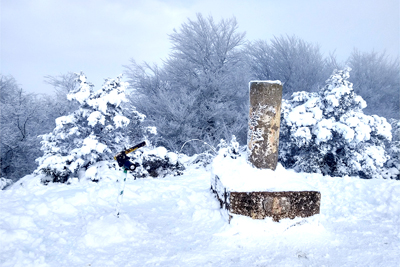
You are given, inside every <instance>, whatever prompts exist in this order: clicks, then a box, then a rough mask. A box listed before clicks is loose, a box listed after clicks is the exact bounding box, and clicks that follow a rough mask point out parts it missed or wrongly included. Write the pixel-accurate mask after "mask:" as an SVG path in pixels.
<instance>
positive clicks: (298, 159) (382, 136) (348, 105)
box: [279, 68, 391, 178]
mask: <svg viewBox="0 0 400 267" xmlns="http://www.w3.org/2000/svg"><path fill="white" fill-rule="evenodd" d="M350 70H351V69H350V68H346V69H344V70H339V71H337V70H335V71H334V73H333V74H332V75H331V77H330V78H329V79H328V80H327V81H326V83H327V84H326V86H325V87H324V88H323V89H322V90H321V91H320V92H319V93H308V92H297V93H294V94H293V95H292V97H291V99H290V100H284V101H283V103H282V119H281V132H280V149H279V150H280V151H279V160H280V162H281V163H282V164H283V166H284V167H286V168H294V169H295V170H296V171H303V172H318V173H322V174H327V175H331V176H344V175H359V176H360V177H361V178H388V176H387V175H383V173H385V171H386V168H385V163H386V162H387V160H388V159H389V158H390V156H389V155H388V154H387V152H386V151H385V142H389V141H390V140H391V126H390V124H389V123H388V122H387V121H386V119H385V118H383V117H379V116H376V115H373V116H368V115H365V114H364V113H363V111H362V110H363V109H364V108H365V107H366V102H365V101H364V100H363V99H362V98H361V97H360V96H358V95H356V94H355V93H354V91H353V86H352V84H351V83H350V82H349V81H348V80H347V79H348V78H349V72H350Z"/></svg>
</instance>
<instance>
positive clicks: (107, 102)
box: [37, 73, 143, 182]
mask: <svg viewBox="0 0 400 267" xmlns="http://www.w3.org/2000/svg"><path fill="white" fill-rule="evenodd" d="M77 82H78V83H79V86H77V87H76V88H75V89H74V90H71V91H70V93H69V94H68V99H69V100H71V101H77V102H78V103H79V109H78V110H76V111H75V112H73V113H71V114H69V115H67V116H62V117H59V118H57V119H56V127H55V129H54V130H53V131H52V132H51V133H49V134H45V135H42V138H43V141H42V150H43V152H44V156H43V157H41V158H39V159H38V162H39V165H40V166H39V168H38V169H37V172H39V173H44V174H46V175H47V178H46V179H48V180H46V181H44V182H48V181H53V182H65V181H67V180H68V178H69V177H71V176H74V177H76V176H78V172H79V171H80V170H82V169H83V170H85V169H87V168H88V167H89V166H90V165H92V164H94V163H96V162H99V161H103V160H109V159H111V158H112V156H113V155H114V154H116V152H118V151H120V150H122V149H123V148H124V146H125V145H128V143H127V138H126V136H125V135H124V129H125V128H126V126H127V125H128V124H129V122H130V121H129V119H128V118H126V117H125V116H124V115H123V108H122V104H123V102H125V101H126V97H125V88H126V87H127V83H125V82H122V81H121V76H119V77H117V78H116V79H107V80H106V81H105V83H104V85H103V88H102V89H101V90H99V91H97V92H94V91H93V85H92V84H90V83H88V82H87V81H86V77H85V75H84V74H83V73H81V74H80V75H77ZM138 116H139V117H143V116H140V115H138Z"/></svg>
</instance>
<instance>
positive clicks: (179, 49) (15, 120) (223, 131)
mask: <svg viewBox="0 0 400 267" xmlns="http://www.w3.org/2000/svg"><path fill="white" fill-rule="evenodd" d="M169 38H170V42H171V45H172V50H171V53H170V54H169V55H168V56H167V58H165V59H164V60H163V63H162V64H160V65H151V64H149V63H143V64H138V63H136V62H135V61H134V59H132V60H131V63H130V64H129V65H127V66H124V77H125V79H126V80H127V81H128V82H129V89H130V90H129V92H130V93H127V96H126V97H127V100H128V101H127V102H126V103H124V104H123V109H124V115H125V116H126V117H127V118H129V119H130V120H131V121H132V122H135V121H138V120H137V118H136V119H135V116H137V114H144V115H145V116H146V118H145V119H144V121H143V122H141V123H143V124H144V125H148V126H155V127H156V128H157V132H158V134H157V135H155V136H154V137H152V138H151V141H152V142H153V144H155V145H162V146H164V147H166V148H167V149H169V150H171V151H179V149H180V148H181V146H182V145H183V144H184V143H185V142H186V141H188V140H190V139H201V140H203V141H205V142H207V143H208V144H210V145H212V146H214V147H215V146H217V145H218V143H219V142H220V140H221V139H225V140H229V139H230V138H231V136H232V135H235V136H236V138H237V140H238V142H239V143H240V144H245V143H246V139H247V117H248V82H249V81H250V80H280V81H281V82H282V83H283V98H284V99H290V98H291V97H292V95H293V93H296V92H300V91H305V92H308V93H315V92H318V91H320V90H322V89H323V88H324V87H325V81H326V80H327V79H328V78H329V76H330V75H331V74H332V72H333V71H334V70H335V69H344V67H345V66H348V67H350V68H351V71H350V72H349V73H350V78H348V80H349V82H351V83H352V84H353V89H354V92H355V93H356V94H357V95H360V96H361V97H362V98H363V99H364V100H365V101H366V103H367V107H366V108H364V110H363V111H364V112H365V113H366V114H368V115H373V114H376V115H378V116H382V117H385V118H386V119H395V120H398V119H399V118H400V113H399V110H400V106H399V88H400V75H399V71H398V70H399V67H400V64H399V59H398V58H395V59H393V58H391V57H390V56H389V55H387V54H386V53H377V52H374V51H372V52H361V51H358V50H354V51H353V52H352V53H351V54H350V56H349V58H348V59H347V60H346V61H345V62H338V60H337V59H336V57H335V55H334V54H330V55H328V56H324V55H323V54H322V52H321V50H320V47H319V46H318V45H317V44H313V43H309V42H307V41H305V40H302V39H300V38H299V37H297V36H287V35H282V36H276V37H274V38H272V39H270V40H256V41H248V40H246V38H245V33H243V32H239V31H238V24H237V21H236V19H235V18H231V19H223V20H220V21H218V22H216V21H214V19H213V18H212V17H207V18H206V17H203V16H202V15H201V14H198V15H197V17H196V19H195V20H190V19H188V20H187V21H186V22H185V23H183V24H182V25H181V27H180V28H179V29H178V30H174V31H173V32H172V33H171V34H170V35H169ZM88 78H89V80H90V77H88ZM45 81H46V82H47V83H49V84H51V85H53V87H54V94H53V95H38V94H32V93H27V92H26V91H24V90H23V89H21V88H20V87H19V86H18V83H17V81H16V80H15V79H14V78H13V77H12V76H6V75H1V76H0V101H1V147H0V149H1V177H6V178H9V179H12V180H14V181H16V180H18V179H19V178H21V177H22V176H23V175H25V174H28V173H32V171H33V170H35V169H36V168H37V163H36V162H35V159H37V158H38V157H40V156H42V155H43V152H42V150H41V149H40V148H41V144H40V142H41V139H40V138H38V136H39V135H43V134H47V133H49V132H51V131H52V130H53V129H54V128H55V126H56V124H55V120H56V118H58V117H61V116H67V115H68V114H71V113H72V112H74V111H75V110H76V109H77V108H78V106H79V105H78V103H77V102H76V101H75V102H74V101H69V100H68V99H67V95H68V94H69V93H71V92H74V91H76V90H77V88H78V87H79V83H77V81H76V76H75V75H74V74H73V73H66V74H63V75H60V76H47V77H45ZM135 114H136V115H135ZM123 134H124V136H125V137H126V138H128V140H129V142H134V141H136V140H138V139H139V138H141V136H139V135H138V132H137V131H135V125H133V124H131V125H128V127H127V128H126V129H124V133H123ZM288 140H289V139H288ZM127 145H128V144H127ZM204 149H205V148H204V147H203V145H202V143H200V142H191V143H188V145H186V146H185V148H184V152H185V153H187V154H194V153H200V152H202V151H204ZM305 158H306V157H305Z"/></svg>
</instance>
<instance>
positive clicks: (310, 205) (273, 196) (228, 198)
mask: <svg viewBox="0 0 400 267" xmlns="http://www.w3.org/2000/svg"><path fill="white" fill-rule="evenodd" d="M211 190H212V191H213V192H214V193H215V195H216V197H217V199H218V200H219V202H220V204H221V208H225V209H226V210H227V211H228V213H229V214H238V215H244V216H248V217H251V218H253V219H264V218H265V217H272V219H273V220H274V221H277V222H278V221H279V220H281V219H284V218H290V219H294V218H295V217H310V216H312V215H315V214H319V212H320V202H321V193H320V192H318V191H280V192H233V191H230V190H227V189H226V187H224V185H223V184H222V182H221V180H220V179H219V177H218V176H217V175H215V177H214V179H213V180H212V182H211Z"/></svg>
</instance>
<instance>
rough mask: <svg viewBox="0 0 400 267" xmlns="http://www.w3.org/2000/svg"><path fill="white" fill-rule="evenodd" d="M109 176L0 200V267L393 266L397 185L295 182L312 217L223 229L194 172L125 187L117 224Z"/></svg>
mask: <svg viewBox="0 0 400 267" xmlns="http://www.w3.org/2000/svg"><path fill="white" fill-rule="evenodd" d="M117 175H120V174H119V172H112V171H109V172H106V173H104V174H103V176H104V178H103V181H101V182H99V183H93V182H78V181H77V180H76V181H75V182H72V184H70V185H66V184H49V185H48V186H44V185H41V184H40V183H39V178H33V177H32V176H27V177H25V178H23V179H22V180H21V181H20V182H19V183H18V184H16V185H14V186H13V187H12V188H9V189H7V190H3V191H0V203H1V210H0V242H1V244H0V266H2V267H6V266H246V267H248V266H399V262H400V182H399V181H394V180H376V179H375V180H362V179H358V178H350V177H346V178H332V177H326V176H325V177H324V176H321V175H318V174H303V176H304V179H306V180H307V182H308V183H309V184H310V185H311V186H313V187H315V188H316V189H318V190H320V192H321V194H322V201H321V215H318V216H314V217H312V218H309V219H307V220H306V221H304V220H299V219H295V220H289V219H288V220H283V221H281V222H280V223H275V222H272V220H271V219H265V220H251V219H250V218H245V217H241V216H235V217H234V218H233V219H232V221H231V224H228V223H227V221H226V220H225V219H224V218H225V216H224V214H223V213H221V211H220V209H219V203H218V202H217V200H216V199H215V198H214V196H213V195H212V194H211V192H210V172H209V171H207V170H205V169H204V168H197V169H196V168H194V167H192V168H191V169H188V170H187V171H185V174H184V175H183V176H177V177H173V176H167V177H166V178H164V179H140V180H134V179H133V177H128V181H127V184H126V188H125V194H124V199H123V203H122V207H121V211H122V213H121V215H120V217H119V218H117V217H116V216H114V212H115V206H116V202H117V194H118V188H119V184H118V183H117V182H116V178H117ZM21 182H22V185H21V184H20V183H21ZM296 222H299V224H297V225H294V224H295V223H296Z"/></svg>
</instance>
